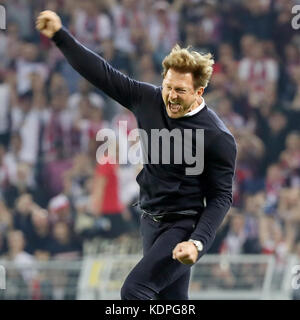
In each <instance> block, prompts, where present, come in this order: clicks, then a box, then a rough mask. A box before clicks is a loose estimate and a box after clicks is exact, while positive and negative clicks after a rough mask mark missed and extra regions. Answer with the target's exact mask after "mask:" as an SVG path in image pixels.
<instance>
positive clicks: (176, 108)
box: [168, 102, 181, 113]
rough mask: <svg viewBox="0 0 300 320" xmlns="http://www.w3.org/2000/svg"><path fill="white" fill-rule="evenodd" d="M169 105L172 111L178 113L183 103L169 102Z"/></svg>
mask: <svg viewBox="0 0 300 320" xmlns="http://www.w3.org/2000/svg"><path fill="white" fill-rule="evenodd" d="M168 107H169V110H170V111H171V112H173V113H177V112H178V111H179V110H180V108H181V105H180V104H179V103H173V102H169V103H168Z"/></svg>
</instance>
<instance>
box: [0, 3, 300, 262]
mask: <svg viewBox="0 0 300 320" xmlns="http://www.w3.org/2000/svg"><path fill="white" fill-rule="evenodd" d="M1 2H2V3H4V5H5V7H6V11H7V30H5V31H1V33H0V257H6V258H7V259H10V260H12V261H19V262H27V261H32V260H34V259H37V260H47V259H51V258H58V257H60V256H63V257H64V258H66V257H68V258H77V257H80V256H81V255H82V253H83V243H84V240H85V239H91V238H94V237H95V236H102V237H105V238H110V239H116V238H117V239H121V240H122V237H131V236H132V237H135V235H137V234H138V225H139V219H138V214H139V213H138V212H137V211H136V210H135V209H134V207H133V206H132V204H133V203H134V202H135V200H136V199H137V197H138V185H137V183H136V181H135V177H136V174H137V172H138V171H139V170H140V168H139V167H136V166H133V165H130V164H128V165H120V166H118V165H99V164H97V162H96V150H97V148H98V147H99V142H97V141H96V133H97V132H98V130H99V129H101V128H113V129H115V130H116V131H117V130H118V128H119V125H120V121H121V120H124V121H128V131H129V130H131V129H133V128H135V127H136V123H135V119H134V117H133V115H132V114H131V113H130V112H128V111H127V110H126V109H125V108H122V107H121V106H120V105H118V104H117V103H116V102H114V101H112V100H111V99H109V98H108V97H107V96H105V95H104V94H103V93H102V92H101V91H99V90H96V89H95V88H94V87H91V86H90V85H89V84H88V83H87V82H86V81H85V80H83V79H82V78H81V77H80V76H79V75H78V74H77V73H76V72H75V71H73V70H72V68H71V67H70V66H69V65H68V63H67V62H66V60H65V59H64V57H63V56H62V54H61V53H60V52H59V51H58V49H57V48H56V47H55V46H54V45H53V44H52V43H51V41H49V40H48V39H46V38H45V37H43V36H41V35H40V34H38V33H37V32H36V30H35V29H34V23H35V18H36V16H37V14H38V13H39V12H40V11H42V10H45V9H50V10H54V11H55V12H57V13H58V14H59V15H60V17H61V18H62V21H63V24H64V25H65V26H66V27H67V28H68V29H69V30H70V31H71V32H72V33H73V34H74V35H75V37H76V38H77V39H78V40H79V41H80V42H82V43H83V44H85V45H86V46H87V47H89V48H90V49H92V50H94V51H95V52H97V53H99V54H101V55H102V56H103V57H104V58H105V59H106V60H107V61H108V62H109V63H110V64H112V65H113V66H114V67H116V68H117V69H119V70H120V71H122V72H124V73H126V74H128V75H129V76H131V77H134V78H136V79H138V80H141V81H147V82H151V83H154V84H156V85H160V84H161V81H162V79H161V76H160V73H161V61H162V59H163V58H164V56H165V55H166V54H168V52H169V51H170V49H171V48H172V47H173V46H174V45H175V44H176V43H179V44H181V45H182V46H188V45H191V46H192V47H193V48H194V49H195V50H197V51H200V52H207V51H210V52H212V53H213V54H214V57H215V61H216V64H215V67H214V74H213V77H212V80H211V82H210V85H209V87H208V88H207V90H206V92H205V95H204V97H205V101H206V103H207V105H208V106H209V107H211V108H212V109H214V110H215V111H216V112H217V113H218V114H219V115H220V117H221V118H222V119H223V120H224V122H225V123H226V124H227V125H228V127H229V128H230V130H231V131H232V133H233V134H234V136H235V138H236V140H237V144H238V159H237V168H236V177H235V182H234V190H233V191H234V206H233V208H232V210H231V211H230V213H229V214H228V216H227V218H226V220H225V221H224V223H223V224H222V227H221V229H220V231H219V233H218V235H217V237H216V241H215V243H214V245H213V247H212V248H211V250H210V252H212V253H218V252H221V253H229V254H238V253H267V254H275V255H276V257H277V259H278V264H277V266H278V268H280V265H281V264H284V262H285V258H286V256H287V254H289V253H291V252H293V253H297V254H298V255H299V256H300V232H299V230H300V229H299V222H300V131H299V130H300V54H299V53H300V33H299V32H297V31H296V30H293V29H292V27H291V20H292V17H293V16H292V11H291V7H292V6H293V5H294V4H296V3H297V2H296V1H292V0H251V1H243V0H226V1H225V0H224V1H221V0H219V1H201V0H174V1H172V0H170V1H154V0H139V1H138V0H119V1H118V0H114V1H111V0H98V1H97V0H85V1H79V0H50V1H46V0H44V1H43V0H41V1H33V0H7V1H1ZM101 177H105V179H106V185H103V184H101V181H102V180H101ZM99 199H102V200H101V201H98V200H99ZM91 203H93V204H94V206H93V205H91ZM95 208H96V209H95ZM99 214H101V215H99ZM121 240H120V241H121Z"/></svg>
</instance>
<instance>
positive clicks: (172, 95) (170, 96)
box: [169, 89, 177, 101]
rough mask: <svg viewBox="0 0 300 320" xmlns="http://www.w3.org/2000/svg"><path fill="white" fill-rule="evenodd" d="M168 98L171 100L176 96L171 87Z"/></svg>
mask: <svg viewBox="0 0 300 320" xmlns="http://www.w3.org/2000/svg"><path fill="white" fill-rule="evenodd" d="M169 98H170V99H171V100H172V101H173V100H175V99H176V98H177V93H176V91H175V90H173V89H172V90H171V91H170V94H169Z"/></svg>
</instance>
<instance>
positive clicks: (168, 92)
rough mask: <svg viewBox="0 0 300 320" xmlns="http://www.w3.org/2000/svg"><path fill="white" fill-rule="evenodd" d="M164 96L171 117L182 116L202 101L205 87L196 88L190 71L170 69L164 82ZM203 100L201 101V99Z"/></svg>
mask: <svg viewBox="0 0 300 320" xmlns="http://www.w3.org/2000/svg"><path fill="white" fill-rule="evenodd" d="M162 87H163V89H162V97H163V100H164V103H165V106H166V110H167V113H168V116H169V117H170V118H174V119H176V118H181V117H183V116H184V115H185V114H186V113H187V112H189V111H191V110H193V109H195V108H196V107H197V106H198V105H199V104H200V103H201V101H202V100H201V96H202V94H203V90H204V89H203V88H197V89H196V90H195V89H194V83H193V76H192V74H191V73H190V72H187V73H184V72H178V71H175V70H174V69H169V70H168V72H167V74H166V76H165V78H164V80H163V83H162ZM200 100H201V101H200Z"/></svg>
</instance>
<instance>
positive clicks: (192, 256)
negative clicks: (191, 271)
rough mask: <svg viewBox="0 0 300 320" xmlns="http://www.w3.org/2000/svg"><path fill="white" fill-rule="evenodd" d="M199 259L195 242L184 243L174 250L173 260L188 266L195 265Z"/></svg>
mask: <svg viewBox="0 0 300 320" xmlns="http://www.w3.org/2000/svg"><path fill="white" fill-rule="evenodd" d="M197 258H198V250H197V248H196V246H195V245H194V243H193V242H190V241H184V242H180V243H178V244H177V245H176V247H175V248H174V250H173V259H174V260H178V261H179V262H181V263H183V264H187V265H191V264H194V263H195V262H196V261H197Z"/></svg>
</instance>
